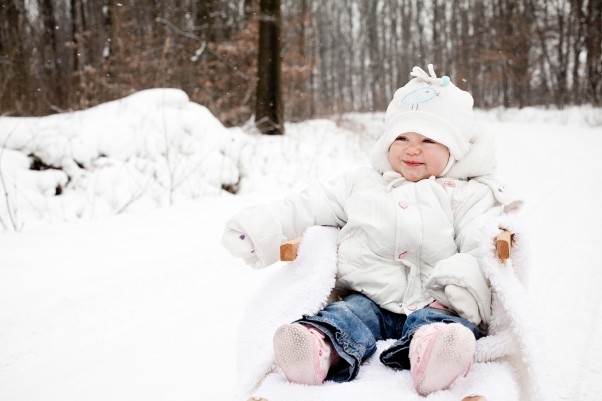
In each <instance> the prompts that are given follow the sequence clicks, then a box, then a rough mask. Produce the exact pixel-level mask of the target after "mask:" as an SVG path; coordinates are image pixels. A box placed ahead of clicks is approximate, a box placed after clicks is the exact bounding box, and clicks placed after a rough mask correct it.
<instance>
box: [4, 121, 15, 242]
mask: <svg viewBox="0 0 602 401" xmlns="http://www.w3.org/2000/svg"><path fill="white" fill-rule="evenodd" d="M19 123H20V122H19ZM19 123H17V124H15V126H14V127H13V129H12V130H11V131H10V132H9V133H8V135H7V136H6V138H5V139H4V142H3V143H2V149H1V150H0V182H2V189H3V191H4V202H5V203H6V213H7V214H8V217H9V218H10V222H11V224H12V225H13V230H15V231H18V230H17V223H16V222H15V218H14V216H13V211H12V207H11V205H10V199H9V195H8V189H7V188H6V182H5V181H4V172H3V169H2V159H3V158H4V151H5V150H6V144H7V143H8V140H9V139H10V137H11V136H12V135H13V133H14V132H15V129H16V128H17V126H18V125H19ZM0 221H1V222H2V225H3V226H4V228H5V229H7V228H8V227H7V226H6V223H5V222H4V220H2V219H1V218H0Z"/></svg>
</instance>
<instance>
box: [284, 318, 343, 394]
mask: <svg viewBox="0 0 602 401" xmlns="http://www.w3.org/2000/svg"><path fill="white" fill-rule="evenodd" d="M324 339H325V336H324V334H323V333H322V332H320V331H319V330H317V329H315V328H313V327H311V326H304V325H301V324H299V323H293V324H285V325H283V326H280V327H279V328H278V330H276V334H274V354H275V356H276V365H278V367H279V368H280V369H282V371H283V372H284V375H285V376H286V378H287V379H288V380H289V381H291V382H293V383H300V384H322V382H324V380H325V379H326V375H327V374H328V369H330V365H331V364H332V360H331V356H332V359H334V357H335V355H336V352H332V347H331V346H330V345H329V344H327V343H326V341H325V340H324ZM333 354H334V355H333ZM336 356H338V355H336Z"/></svg>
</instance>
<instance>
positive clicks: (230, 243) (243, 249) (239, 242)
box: [222, 228, 258, 267]
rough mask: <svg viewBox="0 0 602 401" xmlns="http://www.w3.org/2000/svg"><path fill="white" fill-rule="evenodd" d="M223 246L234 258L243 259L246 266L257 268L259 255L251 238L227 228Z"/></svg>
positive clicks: (223, 237)
mask: <svg viewBox="0 0 602 401" xmlns="http://www.w3.org/2000/svg"><path fill="white" fill-rule="evenodd" d="M222 245H223V246H225V247H226V249H227V250H228V251H230V253H231V254H232V255H233V256H236V257H239V258H242V259H243V260H244V261H245V263H246V264H248V265H249V266H252V267H255V264H256V262H257V260H258V259H257V255H256V254H255V247H254V246H253V242H252V241H251V239H250V238H249V236H248V235H247V234H245V233H243V232H240V231H237V230H233V229H231V228H226V229H225V230H224V235H223V236H222Z"/></svg>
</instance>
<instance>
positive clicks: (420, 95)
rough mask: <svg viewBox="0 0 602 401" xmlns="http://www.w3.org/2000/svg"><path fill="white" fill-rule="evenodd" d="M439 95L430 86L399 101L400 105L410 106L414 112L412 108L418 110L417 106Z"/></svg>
mask: <svg viewBox="0 0 602 401" xmlns="http://www.w3.org/2000/svg"><path fill="white" fill-rule="evenodd" d="M439 95H440V93H439V92H437V91H436V90H435V88H433V87H432V86H425V87H422V88H418V89H416V90H414V91H412V92H410V93H408V94H407V95H405V96H404V97H403V99H401V103H402V104H409V105H411V106H412V110H414V107H415V108H416V110H418V106H419V105H420V104H421V103H426V102H428V101H430V100H432V99H434V98H435V97H437V96H439Z"/></svg>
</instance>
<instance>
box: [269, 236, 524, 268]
mask: <svg viewBox="0 0 602 401" xmlns="http://www.w3.org/2000/svg"><path fill="white" fill-rule="evenodd" d="M512 237H513V234H512V233H510V231H508V230H502V232H501V233H500V235H498V236H497V238H496V240H495V248H496V249H497V257H498V258H499V259H500V260H501V261H502V262H504V263H505V262H506V260H508V259H510V249H511V248H512ZM302 240H303V237H299V238H295V239H293V240H291V241H287V242H285V243H283V244H282V245H280V260H281V261H283V262H292V261H293V260H295V259H296V258H297V252H298V251H299V244H300V243H301V241H302Z"/></svg>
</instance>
